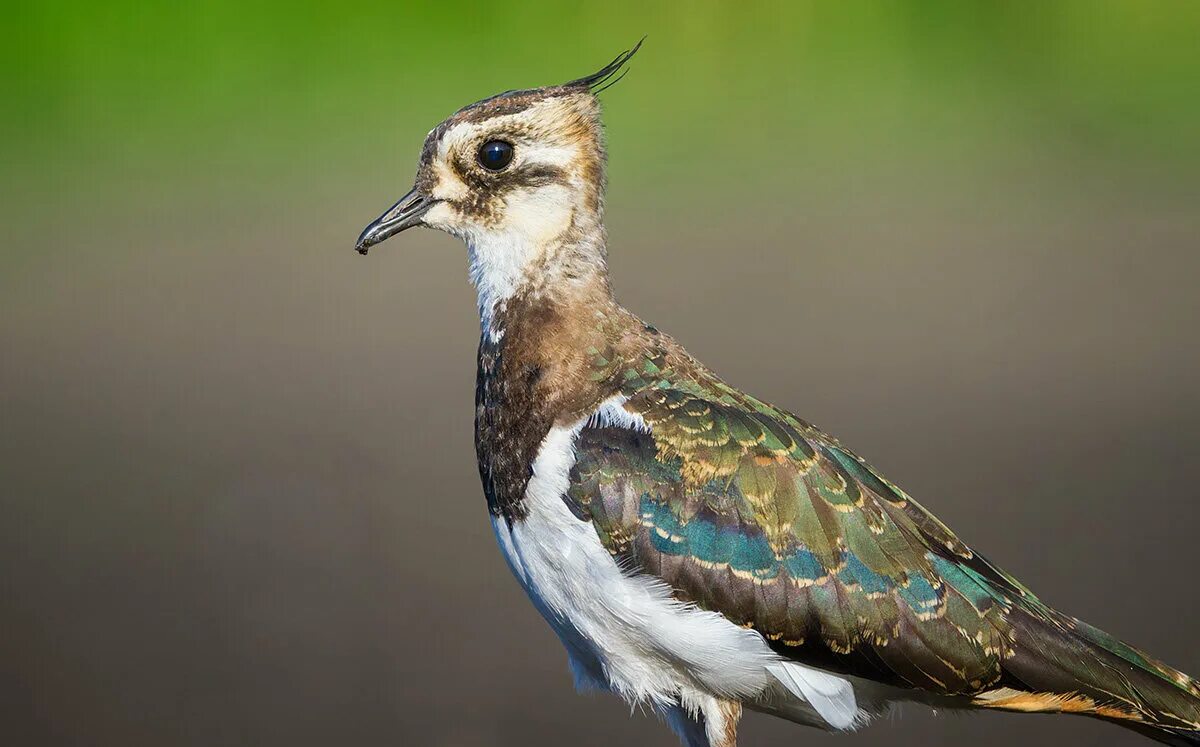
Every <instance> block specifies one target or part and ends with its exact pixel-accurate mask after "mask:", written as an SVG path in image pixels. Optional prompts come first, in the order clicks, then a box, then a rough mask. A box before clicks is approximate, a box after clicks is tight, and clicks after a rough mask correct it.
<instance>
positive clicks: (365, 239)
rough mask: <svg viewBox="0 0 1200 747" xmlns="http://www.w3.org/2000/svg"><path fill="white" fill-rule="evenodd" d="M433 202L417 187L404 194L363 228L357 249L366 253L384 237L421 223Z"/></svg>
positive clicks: (356, 245) (355, 246)
mask: <svg viewBox="0 0 1200 747" xmlns="http://www.w3.org/2000/svg"><path fill="white" fill-rule="evenodd" d="M433 203H434V201H433V200H431V199H429V198H428V197H426V196H425V195H423V194H421V193H420V192H419V191H418V190H416V189H414V190H413V191H411V192H409V193H408V194H406V195H404V196H403V197H401V198H400V200H399V201H398V202H396V204H395V205H392V206H391V207H390V208H388V209H387V212H385V213H384V214H383V215H381V216H379V217H378V218H376V219H375V221H374V222H372V223H371V225H369V226H367V227H366V228H364V229H363V232H362V233H361V234H360V235H359V237H358V243H357V244H355V245H354V248H355V250H357V251H358V253H359V254H363V255H365V254H366V253H367V250H368V249H370V248H371V247H373V246H375V245H376V244H378V243H379V242H381V241H383V240H384V239H387V238H389V237H391V236H395V235H396V234H398V233H400V232H401V231H403V230H404V229H406V228H412V227H413V226H419V225H421V216H422V215H424V214H425V213H426V212H428V210H429V208H431V207H433Z"/></svg>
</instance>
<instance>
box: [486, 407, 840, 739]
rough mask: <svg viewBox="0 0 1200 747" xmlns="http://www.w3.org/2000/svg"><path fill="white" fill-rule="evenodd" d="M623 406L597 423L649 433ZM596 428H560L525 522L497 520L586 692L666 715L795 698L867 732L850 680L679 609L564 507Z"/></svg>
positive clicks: (551, 438) (543, 455)
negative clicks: (580, 449) (586, 440)
mask: <svg viewBox="0 0 1200 747" xmlns="http://www.w3.org/2000/svg"><path fill="white" fill-rule="evenodd" d="M622 402H623V400H620V399H616V398H614V400H609V401H608V402H606V403H605V405H604V406H603V407H601V408H600V409H599V410H598V411H597V414H596V416H594V417H598V418H600V419H603V420H605V421H606V422H609V423H612V424H614V425H621V426H624V427H635V428H642V429H644V428H645V425H644V423H641V422H640V418H634V419H631V416H630V415H629V414H628V413H627V412H626V411H625V410H624V408H622V407H621V406H620V405H621V404H622ZM585 422H586V420H582V421H580V422H579V423H577V424H575V425H574V426H572V427H557V428H554V429H552V430H551V431H550V433H549V434H548V435H547V436H546V438H545V440H544V441H543V442H542V446H541V449H540V451H539V452H538V456H537V459H536V460H535V461H534V464H533V476H532V478H531V479H530V481H529V485H528V487H527V489H526V492H525V507H526V509H527V514H526V516H525V518H524V519H523V520H520V521H517V522H514V523H513V525H512V526H511V527H510V526H509V525H508V523H507V521H506V520H505V519H503V518H495V519H493V524H494V527H495V531H496V537H497V539H498V541H499V543H500V547H501V549H502V550H503V552H504V555H505V557H506V559H507V560H508V563H509V565H510V567H511V568H512V571H513V573H514V574H515V575H516V577H517V579H518V580H519V581H520V582H521V585H522V586H523V587H524V588H525V590H526V591H527V592H528V594H529V596H530V598H531V599H532V600H533V602H534V604H535V605H536V606H537V608H538V609H539V610H540V611H541V613H542V615H543V616H545V617H546V619H547V620H548V621H549V622H550V624H551V626H553V628H554V630H555V632H557V633H558V635H559V638H560V639H561V640H562V642H563V644H564V646H566V648H567V651H568V654H569V656H570V659H571V668H572V671H573V672H574V674H575V678H576V683H577V685H578V686H580V687H582V688H588V687H603V688H607V689H612V690H613V691H615V692H617V693H618V694H620V695H621V696H623V697H624V698H626V699H627V700H629V701H631V702H641V703H647V704H649V705H653V706H659V707H664V706H667V705H669V704H674V703H680V702H683V703H684V704H685V705H688V704H689V702H693V703H694V702H696V701H697V700H698V699H702V698H706V697H708V698H711V697H715V698H721V699H728V700H739V701H744V702H751V701H759V700H762V699H764V698H765V699H776V698H778V697H779V695H780V692H784V693H785V695H787V696H791V697H794V698H797V699H800V700H802V701H806V703H805V705H806V706H808V707H810V708H811V709H812V710H813V711H816V713H819V714H820V717H821V718H823V719H824V721H826V722H828V724H829V725H830V726H833V727H835V728H841V729H845V728H851V727H852V726H854V725H855V724H856V722H858V721H860V720H861V719H862V717H863V715H864V714H862V713H861V712H860V710H859V708H858V706H857V704H856V702H855V694H854V688H853V687H852V686H851V684H850V682H849V681H847V680H845V679H843V678H841V677H838V676H836V675H832V674H829V673H826V672H823V671H820V670H817V669H812V668H810V667H806V666H803V665H800V664H796V663H794V662H790V661H786V660H784V659H782V658H780V657H779V656H778V655H776V654H775V653H774V652H773V651H771V649H770V648H769V647H768V646H767V644H766V641H765V640H764V639H763V638H762V636H761V635H759V634H758V633H756V632H755V631H753V630H748V629H746V628H743V627H741V626H738V625H735V624H733V623H731V622H729V621H728V620H726V619H725V618H724V617H722V616H721V615H719V614H717V613H714V612H706V611H703V610H700V609H698V608H696V607H695V606H692V605H687V604H683V603H681V602H679V601H677V600H675V599H674V598H673V597H672V596H671V592H670V589H669V588H668V587H667V586H666V585H665V584H663V583H661V582H659V581H657V580H656V579H653V578H651V577H648V576H637V575H632V574H629V573H626V572H624V571H622V569H621V568H620V567H619V566H618V565H617V563H616V562H615V561H614V560H613V558H612V556H611V555H609V553H608V551H607V550H605V549H604V547H603V545H601V544H600V540H599V538H598V536H597V535H596V532H595V529H594V528H593V527H592V525H591V524H590V523H589V522H586V521H582V520H580V519H579V518H577V517H576V516H575V515H574V514H572V513H571V511H570V510H569V509H568V508H567V505H566V503H565V502H564V499H563V496H564V494H565V493H566V491H567V489H568V487H569V472H570V469H571V467H572V466H573V465H574V463H575V437H576V436H577V434H578V433H579V430H580V429H581V428H582V427H583V425H584V423H585ZM781 686H782V690H781Z"/></svg>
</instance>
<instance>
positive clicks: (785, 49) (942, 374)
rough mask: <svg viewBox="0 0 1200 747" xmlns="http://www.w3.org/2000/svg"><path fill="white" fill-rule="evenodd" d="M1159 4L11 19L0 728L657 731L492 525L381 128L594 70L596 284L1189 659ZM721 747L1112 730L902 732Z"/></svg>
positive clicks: (1184, 410) (299, 8) (1060, 591)
mask: <svg viewBox="0 0 1200 747" xmlns="http://www.w3.org/2000/svg"><path fill="white" fill-rule="evenodd" d="M1198 7H1200V6H1197V5H1196V4H1191V3H1168V2H1163V3H1156V2H1132V1H1131V2H1062V3H1054V4H1046V5H1036V6H1035V5H1033V4H1020V5H1015V4H1014V5H1010V4H991V3H979V4H962V3H914V4H911V5H909V4H903V3H897V4H886V6H885V5H883V4H881V5H879V6H874V7H870V8H868V7H866V6H855V7H850V8H848V7H846V6H845V5H844V4H841V3H806V4H798V5H789V6H787V7H786V8H784V7H775V8H772V7H765V6H764V7H757V8H755V9H750V10H747V9H735V8H732V7H730V6H725V5H721V4H717V3H704V4H700V5H698V6H695V7H694V8H693V9H692V10H690V11H689V12H688V13H686V14H684V13H680V12H679V11H677V10H676V9H674V8H672V7H670V6H663V7H657V6H654V5H652V4H651V5H647V4H646V3H637V4H629V5H621V4H617V5H613V4H605V7H603V8H595V9H577V10H572V11H568V10H563V9H560V8H558V7H557V6H552V5H551V4H549V3H544V4H536V3H535V4H533V5H523V6H522V7H521V8H519V9H518V8H515V7H505V6H494V7H488V8H476V7H474V6H461V7H460V6H454V5H453V4H440V5H438V6H436V7H406V6H403V5H397V4H380V5H370V6H361V7H352V6H348V5H346V4H344V3H340V4H324V3H302V4H299V5H297V4H289V5H288V6H286V7H285V8H281V7H278V6H274V5H271V4H258V3H251V4H244V3H241V4H232V3H231V4H228V5H224V4H218V5H213V6H210V7H207V8H205V9H189V8H187V7H184V6H182V5H181V6H180V7H179V8H174V7H164V8H160V9H154V8H148V7H146V6H143V5H140V4H139V5H134V4H123V3H110V4H105V5H104V6H103V7H99V6H93V5H91V4H84V3H70V2H67V3H59V4H25V3H18V7H17V9H16V10H14V11H13V12H12V16H11V18H13V19H15V22H16V24H17V26H16V28H17V31H16V32H15V33H14V34H13V36H14V38H16V39H17V42H16V43H15V44H14V45H12V46H10V47H9V48H8V49H6V50H5V51H4V52H3V55H5V56H6V58H7V59H5V60H4V62H5V65H4V66H3V67H4V69H5V70H6V72H5V73H4V74H3V75H4V78H3V82H4V84H5V95H4V97H3V99H4V103H3V106H4V108H5V110H6V111H5V116H4V117H0V120H3V123H4V124H3V131H2V132H0V135H2V136H3V137H2V138H0V139H2V141H3V146H2V147H3V151H2V154H3V157H4V158H3V163H4V167H3V172H2V179H0V188H2V190H3V191H2V193H0V198H3V199H2V200H0V202H2V204H0V223H2V224H3V226H4V231H5V242H4V243H5V245H4V246H3V248H0V263H2V264H0V422H2V425H0V476H2V477H0V480H2V482H0V484H2V485H3V488H2V489H0V505H2V508H3V519H2V521H0V591H2V596H0V666H2V667H3V672H4V678H3V679H4V683H5V685H4V687H5V689H6V690H8V691H9V692H7V693H6V694H5V695H4V697H3V700H2V701H0V703H2V704H3V705H0V709H3V710H2V712H0V724H2V725H3V729H2V730H3V732H4V733H5V735H6V736H5V742H6V743H9V744H31V745H180V746H185V745H218V744H219V745H224V744H229V745H235V744H236V745H249V744H253V745H289V746H295V747H298V746H300V745H328V744H360V745H375V744H400V745H409V744H413V745H417V744H419V745H445V746H446V747H472V746H475V745H480V746H484V745H487V746H492V745H495V746H506V745H513V746H515V745H557V744H570V745H580V746H584V745H608V744H612V743H614V742H616V743H631V744H647V745H664V746H665V745H671V744H674V742H673V739H672V737H671V736H670V735H669V733H668V732H667V730H666V729H665V727H662V726H660V725H657V724H655V723H652V721H651V720H650V719H647V718H644V717H636V718H633V719H630V718H628V708H627V707H626V706H624V705H622V704H621V703H619V702H618V701H616V700H615V699H612V698H608V697H587V698H583V697H579V696H577V695H575V694H574V693H573V691H572V689H571V686H570V680H569V676H568V674H567V671H566V663H565V656H564V654H563V652H562V651H561V648H560V646H559V644H558V642H557V640H556V639H555V638H554V636H553V635H552V634H551V632H550V631H549V629H548V628H547V626H546V625H545V624H544V623H543V622H542V620H541V619H540V618H539V617H538V616H537V614H536V612H535V611H534V610H533V608H532V607H531V606H530V605H529V604H528V603H527V601H526V599H525V598H524V595H523V594H522V592H521V591H520V589H519V588H518V586H517V584H516V583H515V582H514V581H513V580H512V579H511V578H510V576H509V573H508V571H507V569H506V568H505V567H504V564H503V562H502V561H501V559H500V556H499V553H498V552H497V550H496V549H495V547H494V542H493V538H492V535H491V531H490V528H489V525H488V520H487V513H486V509H485V506H484V502H483V498H482V495H481V491H480V489H479V486H478V479H477V475H476V470H475V464H474V454H473V447H472V438H471V420H472V396H473V376H474V369H475V367H474V350H475V343H476V339H477V335H478V322H477V319H476V318H475V312H474V309H473V300H474V296H473V293H472V291H471V290H470V288H469V287H468V286H467V283H466V281H465V272H464V267H465V257H464V250H463V248H462V247H461V246H460V245H459V244H458V243H456V242H455V241H453V240H451V239H449V238H447V237H445V236H441V235H438V234H434V233H432V232H412V233H408V234H405V235H404V236H403V237H401V238H399V239H396V240H394V241H393V242H390V243H388V244H387V245H385V246H383V247H381V248H380V249H378V250H377V251H375V252H372V255H371V256H370V257H369V258H367V259H364V258H361V257H359V256H357V255H355V254H354V253H353V252H352V251H351V245H352V243H353V240H354V238H355V236H356V235H357V233H358V231H359V230H360V229H361V227H362V226H363V225H365V223H366V222H367V221H369V220H370V219H371V218H373V217H374V216H375V215H376V214H377V213H378V212H379V211H380V210H381V209H382V208H384V207H386V206H387V205H388V204H390V202H391V201H392V200H393V199H395V198H396V197H398V196H399V195H400V194H401V193H402V192H403V191H404V189H405V188H406V187H407V184H408V181H409V179H410V177H411V169H412V165H413V162H414V161H415V156H416V153H417V150H418V148H419V145H420V141H421V138H422V137H423V135H424V133H425V131H426V130H427V129H428V128H429V127H431V126H433V125H434V124H436V123H437V122H438V121H439V120H440V119H441V118H442V117H444V116H445V115H447V114H448V113H449V112H450V111H452V110H454V109H455V108H457V107H458V106H461V105H463V104H465V103H468V102H470V101H472V100H474V99H477V98H480V97H482V96H485V95H488V94H491V93H495V92H497V91H499V90H503V89H507V88H513V87H526V86H532V85H540V84H546V83H554V82H559V81H561V80H564V79H566V78H570V77H575V76H578V75H581V74H583V73H585V72H587V71H589V70H590V69H593V68H595V67H598V66H599V65H600V64H602V63H603V62H605V61H607V60H608V59H609V58H611V57H612V55H613V54H615V53H616V52H617V51H619V50H620V49H622V48H624V47H626V46H628V45H629V44H630V43H631V42H632V41H634V40H636V39H637V38H638V37H640V36H641V35H642V34H643V33H648V34H649V35H650V38H649V40H648V41H647V43H646V46H645V48H644V49H643V50H642V52H641V54H640V55H639V57H638V58H637V59H636V60H635V61H634V65H633V70H632V72H631V73H630V74H629V76H628V77H627V78H626V79H625V80H624V81H623V82H622V83H621V84H620V85H618V86H617V87H615V88H613V89H612V90H610V91H609V92H607V93H606V94H605V99H606V105H607V111H608V123H609V127H610V146H611V148H610V150H611V154H612V163H611V180H610V181H611V197H610V210H609V225H610V230H611V242H610V254H611V263H612V269H613V274H614V276H615V278H614V280H615V284H616V287H617V289H618V293H619V296H620V298H621V299H622V300H623V301H624V302H625V303H627V304H628V305H629V306H630V307H631V308H633V309H634V310H635V311H637V312H638V313H640V314H641V315H642V316H644V317H645V318H647V319H649V320H653V321H654V323H655V324H657V325H658V326H660V327H661V328H662V329H664V330H667V331H669V332H671V333H672V334H674V335H675V336H676V337H677V338H678V339H679V340H681V341H682V342H683V343H684V344H685V345H687V346H688V347H689V348H690V349H691V350H692V352H694V353H695V354H696V355H697V356H699V357H700V358H701V359H703V360H705V361H706V362H708V363H709V364H711V365H712V366H713V367H714V368H715V369H717V370H718V371H720V372H721V373H722V374H723V375H724V376H725V377H726V378H727V379H728V380H729V381H730V382H732V383H734V384H735V385H738V386H741V387H744V388H746V389H747V390H749V391H751V392H754V393H756V394H758V395H760V396H762V397H765V398H767V399H769V400H771V401H774V402H776V403H779V404H781V405H784V406H786V407H788V408H790V409H793V410H795V411H797V412H798V413H799V414H801V415H802V416H804V417H806V418H808V419H810V420H812V421H814V422H816V423H817V424H819V425H821V426H823V427H825V428H827V429H828V430H830V431H832V432H834V433H836V434H838V435H839V436H840V437H842V438H843V439H844V440H845V441H846V442H847V443H848V444H850V445H852V446H853V447H854V448H855V449H856V450H857V451H859V452H861V453H863V454H864V455H866V456H867V457H868V458H869V459H871V460H872V461H873V462H874V463H875V464H876V465H877V466H879V467H880V468H881V469H882V470H883V471H884V472H885V473H886V474H887V475H889V476H890V477H891V478H892V479H893V480H895V481H896V482H898V483H899V484H901V485H903V486H905V488H906V489H907V490H908V491H909V492H911V493H912V494H913V495H915V496H916V497H918V499H919V500H921V501H922V502H923V503H924V504H925V505H926V506H928V507H930V508H931V509H933V510H934V511H935V512H936V513H938V515H939V516H940V517H941V518H942V519H944V520H945V521H946V522H947V523H948V524H949V525H950V526H952V527H954V528H955V529H956V530H957V531H958V533H959V534H960V535H961V536H962V537H963V538H964V539H965V540H966V541H968V542H970V543H972V544H973V545H974V546H976V547H977V548H980V549H981V550H982V551H983V552H985V553H986V554H988V555H989V556H990V557H991V558H992V559H993V560H995V561H996V562H998V563H999V564H1001V565H1002V566H1004V567H1005V568H1007V569H1008V570H1010V571H1011V572H1013V573H1014V574H1015V575H1017V576H1018V577H1019V578H1021V579H1022V580H1024V581H1025V582H1026V583H1027V584H1028V585H1030V586H1031V587H1033V589H1034V590H1035V591H1037V592H1038V593H1039V594H1040V595H1041V596H1042V597H1043V598H1044V599H1045V600H1047V601H1048V602H1050V603H1051V604H1054V605H1056V606H1058V607H1060V608H1061V609H1063V610H1065V611H1067V612H1069V613H1071V614H1074V615H1077V616H1079V617H1082V618H1084V619H1087V620H1088V621H1090V622H1092V623H1094V624H1096V625H1098V626H1100V627H1102V628H1104V629H1106V630H1108V631H1110V632H1112V633H1114V634H1117V635H1119V636H1121V637H1123V638H1125V639H1127V640H1129V641H1130V642H1132V643H1134V644H1136V645H1139V646H1143V647H1145V648H1147V649H1149V650H1150V651H1151V652H1153V653H1154V654H1156V655H1158V656H1160V657H1161V658H1163V659H1165V660H1166V661H1167V662H1169V663H1171V664H1173V665H1175V666H1178V667H1180V668H1182V669H1184V670H1187V671H1190V672H1191V673H1193V674H1200V644H1198V643H1197V637H1196V629H1197V623H1196V620H1197V618H1198V617H1200V584H1197V582H1196V573H1195V568H1194V566H1195V556H1196V553H1195V545H1194V541H1193V538H1194V537H1195V535H1196V529H1197V527H1198V526H1200V507H1198V506H1197V498H1198V497H1200V496H1198V495H1197V487H1196V486H1197V485H1198V484H1200V460H1197V458H1196V448H1197V444H1198V443H1200V391H1198V387H1197V381H1200V342H1198V337H1200V336H1198V335H1197V333H1196V323H1197V321H1198V320H1200V301H1198V294H1197V279H1198V278H1200V211H1198V210H1197V205H1198V204H1200V149H1198V148H1197V146H1198V140H1197V135H1196V133H1197V132H1200V90H1198V83H1197V81H1200V61H1198V58H1197V56H1196V49H1197V48H1198V47H1197V41H1198V40H1200V13H1198V12H1197V8H1198ZM892 721H893V722H894V723H888V722H883V723H880V724H877V725H876V726H875V727H873V728H872V729H870V730H868V731H866V732H864V733H862V734H858V735H855V736H850V737H830V736H826V735H823V734H820V733H817V732H813V731H809V730H802V729H800V728H799V727H794V726H792V725H790V724H786V723H783V722H775V721H772V720H769V719H767V718H765V717H761V716H751V717H749V718H748V719H747V723H746V726H745V727H744V741H745V744H747V745H760V744H761V745H768V744H772V745H773V744H779V745H783V744H799V743H801V742H803V743H806V744H807V743H813V744H826V743H829V744H833V743H834V742H833V740H834V739H841V740H842V742H841V743H844V744H858V745H875V744H878V745H883V744H888V745H905V744H908V745H925V744H941V743H947V744H949V743H958V742H961V741H964V740H970V741H971V742H972V743H973V744H977V745H1009V744H1013V743H1015V742H1024V743H1035V744H1036V743H1062V742H1069V743H1094V744H1114V745H1117V744H1122V745H1123V744H1129V745H1133V744H1141V742H1140V741H1139V740H1138V739H1135V738H1134V737H1133V736H1131V735H1127V734H1125V733H1124V732H1122V731H1120V730H1118V729H1115V728H1113V727H1109V726H1105V725H1101V724H1097V723H1092V722H1089V721H1086V720H1082V719H1070V718H1064V717H1053V718H1052V717H1040V716H1038V717H1035V716H1003V715H984V716H972V717H957V716H953V715H946V714H942V715H939V716H936V717H935V716H932V715H930V714H928V713H927V712H925V711H923V710H921V709H918V708H910V709H908V710H906V711H904V712H903V714H902V716H900V717H897V718H895V719H893V720H892Z"/></svg>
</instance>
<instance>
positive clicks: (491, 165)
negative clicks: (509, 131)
mask: <svg viewBox="0 0 1200 747" xmlns="http://www.w3.org/2000/svg"><path fill="white" fill-rule="evenodd" d="M512 159H513V147H512V143H506V142H504V141H503V140H490V141H488V142H486V143H484V144H483V147H482V148H480V149H479V165H480V166H482V167H484V168H485V169H487V170H488V171H501V170H503V169H504V167H505V166H507V165H509V164H510V163H512Z"/></svg>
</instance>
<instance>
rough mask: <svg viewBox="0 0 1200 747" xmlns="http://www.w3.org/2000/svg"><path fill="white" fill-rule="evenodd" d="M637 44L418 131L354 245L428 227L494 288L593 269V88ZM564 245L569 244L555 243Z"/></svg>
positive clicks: (598, 179)
mask: <svg viewBox="0 0 1200 747" xmlns="http://www.w3.org/2000/svg"><path fill="white" fill-rule="evenodd" d="M640 46H641V42H638V44H637V46H635V47H633V49H630V50H628V51H626V52H623V53H621V54H620V55H618V56H617V57H616V59H614V60H613V61H612V62H610V63H609V64H608V65H605V66H604V67H603V68H601V69H600V70H598V71H596V72H595V73H592V74H591V75H587V76H584V77H582V78H578V79H576V80H573V81H570V82H568V83H563V84H561V85H555V86H546V87H543V88H535V89H530V90H523V91H509V92H506V93H502V94H499V95H497V96H492V97H491V98H487V99H484V100H482V101H479V102H476V103H474V104H471V105H470V106H467V107H465V108H463V109H460V110H459V111H457V112H455V113H454V114H453V115H451V116H450V117H449V118H448V119H446V120H445V121H444V122H442V123H441V124H439V125H438V126H437V127H434V128H433V130H432V131H430V133H429V135H428V136H427V137H426V138H425V143H424V146H423V147H422V149H421V156H420V159H419V162H418V165H417V175H416V179H415V182H414V184H413V188H412V190H411V191H410V192H409V193H408V194H406V195H404V197H402V198H400V199H399V200H398V201H397V202H396V204H394V205H392V207H390V208H388V209H387V210H386V211H385V212H384V213H383V215H381V216H379V218H377V219H376V220H375V221H373V222H372V223H371V224H370V225H368V226H367V227H366V229H364V230H363V232H362V235H360V236H359V238H358V243H357V245H356V247H355V248H356V249H357V250H358V251H359V253H361V254H366V253H367V251H368V249H369V248H370V247H372V246H374V245H375V244H378V243H380V242H382V241H384V240H385V239H387V238H389V237H391V236H394V235H396V234H397V233H400V232H401V231H404V230H406V229H409V228H412V227H414V226H427V227H429V228H436V229H439V230H441V231H445V232H446V233H449V234H451V235H453V236H457V237H459V238H461V239H463V240H464V241H465V242H466V243H467V246H468V248H469V249H470V254H471V274H472V280H473V281H475V283H476V286H477V287H478V286H480V285H481V284H483V285H492V286H496V288H493V289H492V290H494V291H496V292H497V293H499V292H501V291H503V290H505V287H504V286H515V285H517V284H519V283H520V282H521V280H522V277H523V276H527V275H529V274H530V272H531V271H532V269H533V268H534V267H535V266H536V267H538V268H541V269H545V270H554V269H558V270H565V271H567V272H568V273H570V272H573V271H574V270H572V269H571V267H570V265H572V264H573V263H580V262H592V263H596V262H598V263H599V265H600V268H601V269H602V268H603V264H604V246H603V244H604V229H603V224H602V212H603V204H604V165H605V152H604V137H603V131H602V127H601V122H600V103H599V100H598V98H597V93H599V91H600V90H602V89H603V88H605V87H607V86H608V85H611V84H612V83H615V82H616V81H617V80H618V79H619V78H620V75H622V74H623V73H622V69H623V68H624V66H625V64H626V63H627V62H628V61H629V59H630V58H631V57H632V56H633V55H634V53H636V52H637V50H638V48H639V47H640ZM566 245H570V246H571V250H570V251H560V249H561V247H563V246H566ZM588 245H590V246H591V248H590V249H587V248H581V247H586V246H588ZM581 255H589V256H581ZM576 269H578V268H576ZM508 290H511V287H510V288H508ZM482 299H483V289H482V288H481V304H482V303H483V300H482Z"/></svg>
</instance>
